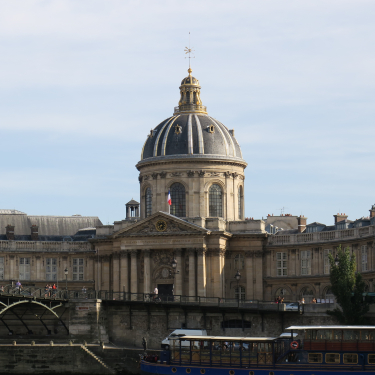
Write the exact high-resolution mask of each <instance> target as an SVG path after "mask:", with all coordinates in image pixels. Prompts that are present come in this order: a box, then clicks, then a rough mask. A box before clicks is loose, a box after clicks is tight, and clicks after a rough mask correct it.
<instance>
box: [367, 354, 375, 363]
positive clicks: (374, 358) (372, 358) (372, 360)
mask: <svg viewBox="0 0 375 375" xmlns="http://www.w3.org/2000/svg"><path fill="white" fill-rule="evenodd" d="M367 359H368V363H369V364H370V363H371V364H374V363H375V354H369V355H368V358H367Z"/></svg>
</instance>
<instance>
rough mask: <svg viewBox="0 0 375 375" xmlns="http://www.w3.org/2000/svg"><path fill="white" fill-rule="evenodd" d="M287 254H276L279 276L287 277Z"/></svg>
mask: <svg viewBox="0 0 375 375" xmlns="http://www.w3.org/2000/svg"><path fill="white" fill-rule="evenodd" d="M287 259H288V256H287V253H276V267H277V276H287V275H288V270H287Z"/></svg>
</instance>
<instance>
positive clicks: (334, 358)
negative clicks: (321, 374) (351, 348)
mask: <svg viewBox="0 0 375 375" xmlns="http://www.w3.org/2000/svg"><path fill="white" fill-rule="evenodd" d="M326 363H340V354H339V353H327V354H326Z"/></svg>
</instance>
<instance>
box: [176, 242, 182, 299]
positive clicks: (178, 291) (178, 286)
mask: <svg viewBox="0 0 375 375" xmlns="http://www.w3.org/2000/svg"><path fill="white" fill-rule="evenodd" d="M181 252H182V251H181V249H177V250H175V255H176V261H177V270H176V272H177V271H180V272H179V273H178V274H176V275H175V278H176V279H175V285H174V294H175V295H176V296H180V295H182V270H183V268H184V265H183V264H182V260H181Z"/></svg>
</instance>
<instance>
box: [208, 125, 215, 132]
mask: <svg viewBox="0 0 375 375" xmlns="http://www.w3.org/2000/svg"><path fill="white" fill-rule="evenodd" d="M208 132H209V133H211V134H213V133H215V126H213V125H212V124H211V125H210V126H209V127H208Z"/></svg>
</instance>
